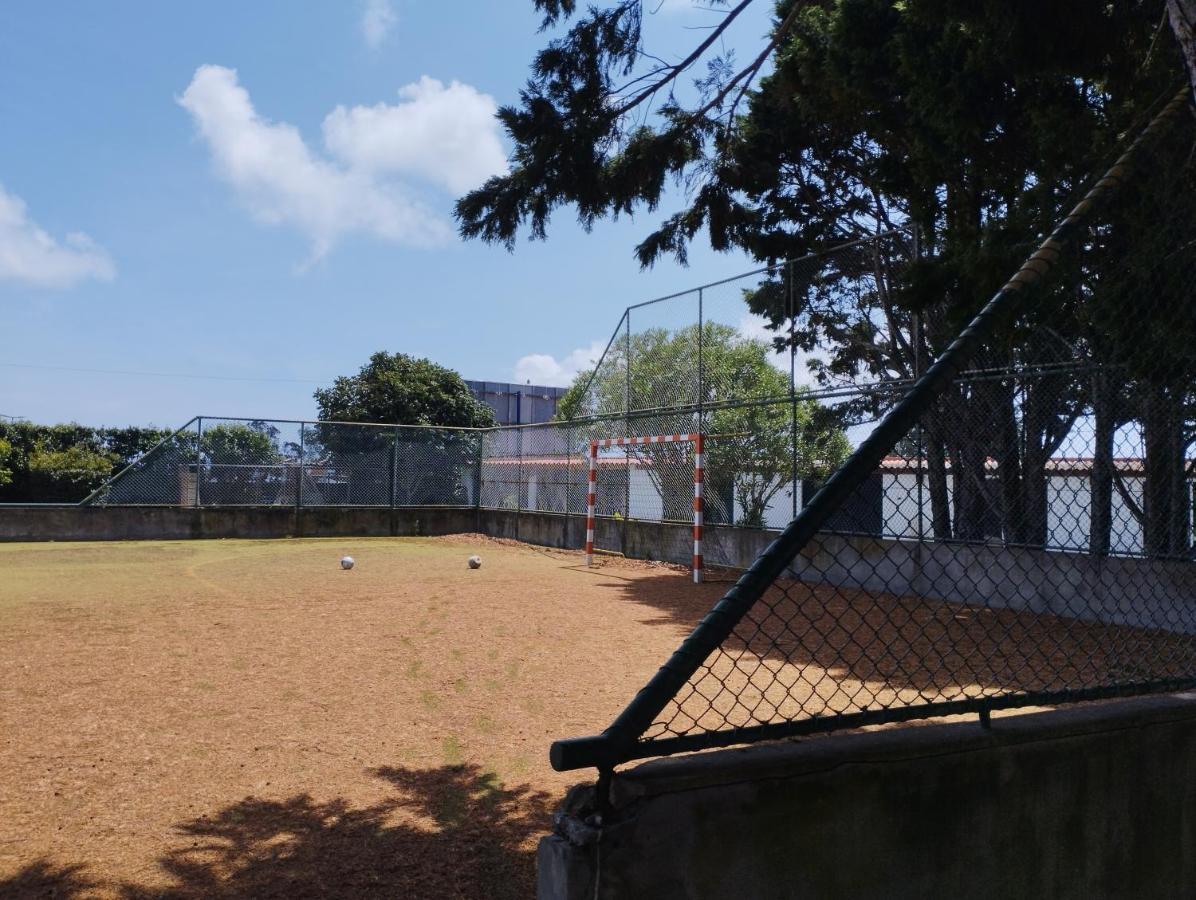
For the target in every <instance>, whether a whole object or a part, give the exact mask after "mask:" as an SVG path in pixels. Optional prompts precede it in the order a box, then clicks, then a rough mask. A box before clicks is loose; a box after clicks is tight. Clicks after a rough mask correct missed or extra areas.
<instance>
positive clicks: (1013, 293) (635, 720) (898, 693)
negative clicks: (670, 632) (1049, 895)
mask: <svg viewBox="0 0 1196 900" xmlns="http://www.w3.org/2000/svg"><path fill="white" fill-rule="evenodd" d="M1168 109H1169V112H1168V113H1167V114H1166V115H1165V116H1163V117H1162V118H1160V119H1158V120H1157V121H1156V124H1155V125H1153V126H1152V130H1150V131H1148V132H1147V133H1146V135H1144V137H1143V138H1142V139H1140V140H1139V141H1138V142H1137V143H1136V144H1135V147H1134V149H1133V150H1132V151H1130V152H1129V153H1128V154H1127V156H1126V157H1125V158H1124V159H1123V160H1122V162H1120V163H1119V164H1118V166H1117V167H1115V168H1114V169H1113V170H1111V171H1110V173H1109V174H1108V175H1107V176H1106V177H1105V178H1104V179H1103V180H1101V181H1100V182H1099V183H1098V185H1097V187H1096V188H1095V189H1094V190H1093V192H1092V193H1091V194H1090V195H1089V196H1088V198H1087V199H1085V200H1084V201H1083V202H1082V203H1081V204H1080V205H1079V206H1078V207H1076V210H1075V211H1074V212H1073V213H1072V214H1071V215H1069V216H1068V217H1067V218H1066V219H1065V220H1064V222H1063V224H1062V225H1060V226H1059V228H1058V229H1056V231H1055V232H1054V234H1053V235H1052V237H1051V238H1050V239H1048V240H1047V241H1046V242H1044V243H1043V244H1042V245H1041V246H1040V248H1039V249H1038V250H1037V251H1036V252H1035V253H1034V255H1033V257H1032V258H1031V259H1030V261H1029V262H1027V263H1026V264H1025V265H1024V266H1023V267H1022V268H1021V269H1020V270H1018V272H1017V274H1016V276H1015V277H1014V278H1013V279H1012V280H1011V281H1010V282H1009V283H1008V284H1007V285H1006V286H1005V287H1004V288H1002V289H1001V291H999V292H998V294H997V295H996V296H995V297H993V298H992V299H991V300H989V301H988V302H987V303H982V302H980V301H979V300H978V299H976V297H974V296H973V295H972V294H970V293H968V291H967V290H965V289H964V288H963V287H961V286H960V285H962V284H963V283H964V279H962V278H958V277H957V278H956V279H955V281H954V282H952V283H945V282H944V281H943V280H942V279H938V280H933V279H932V280H931V281H930V283H929V288H928V287H927V283H926V282H925V281H919V278H920V277H921V273H923V272H924V271H932V270H933V269H934V266H933V262H934V258H935V253H936V252H938V250H939V248H937V247H936V246H935V245H934V242H933V240H928V241H926V242H925V243H926V246H925V247H924V248H921V249H920V247H919V241H918V240H917V239H916V237H915V235H914V234H913V233H911V232H906V231H894V232H888V233H884V234H880V235H877V236H873V237H869V238H867V239H864V240H860V241H855V242H852V243H849V244H845V245H841V246H839V247H835V248H832V249H829V250H827V251H825V252H821V253H817V254H812V255H810V256H807V257H804V258H802V259H799V260H795V261H792V262H788V263H784V264H782V265H778V266H775V267H769V268H765V269H761V270H757V271H755V272H752V273H748V274H746V275H744V276H741V277H739V278H735V279H729V280H727V281H724V282H720V283H718V284H714V285H707V286H704V287H702V288H700V289H697V290H695V291H690V292H686V293H684V294H679V295H676V296H673V297H668V298H663V299H661V300H659V301H653V302H650V303H647V304H639V305H636V306H632V307H629V308H628V309H627V311H626V312H625V313H624V315H623V317H622V318H621V320H620V322H619V325H618V327H617V328H616V330H615V332H614V334H613V335H612V337H611V340H610V343H609V346H608V347H607V349H606V352H605V353H604V354H603V356H602V358H601V359H600V360H599V362H598V363H597V365H596V366H595V370H594V372H593V373H592V375H591V376H590V377H589V379H588V380H587V381H585V382H584V383H581V384H579V385H578V386H577V387H576V388H575V389H573V390H570V391H569V392H568V393H567V394H566V396H564V397H563V398H562V400H561V404H560V410H561V416H562V420H561V421H558V422H552V423H548V424H543V425H534V426H522V427H508V428H494V429H483V430H452V429H437V428H418V427H393V426H373V425H352V424H343V423H331V422H270V421H256V420H254V421H251V420H233V419H211V418H203V419H197V420H194V421H192V422H191V423H189V424H188V425H187V426H186V427H184V428H183V429H181V430H180V431H178V432H177V433H175V434H174V435H173V436H171V437H170V438H168V439H167V440H165V441H164V442H163V443H162V444H160V445H159V446H158V447H157V448H155V450H153V451H152V452H150V453H149V454H147V455H146V456H144V457H143V458H142V459H141V460H139V461H138V462H137V463H135V464H134V465H132V466H131V467H130V468H129V469H128V470H126V471H125V472H124V473H122V474H121V475H120V476H119V477H117V478H116V479H114V480H113V481H112V482H111V483H110V484H109V485H107V486H106V487H105V488H103V489H101V490H100V491H99V492H97V493H96V494H95V495H94V496H93V497H92V498H91V501H90V502H92V503H109V504H128V503H148V504H160V505H183V506H230V505H286V506H295V507H305V506H330V505H331V506H375V507H379V506H390V507H403V506H429V505H442V506H469V507H479V508H483V509H493V510H507V511H514V512H515V513H517V514H521V513H529V514H530V513H535V514H544V515H557V516H561V517H562V521H563V523H564V525H565V528H566V529H567V526H568V522H569V520H570V519H569V517H576V518H577V519H581V518H583V517H585V515H586V512H587V493H588V490H587V484H588V467H589V454H590V452H591V446H592V445H593V444H594V442H607V441H609V439H616V438H617V439H628V438H650V437H652V436H659V435H686V434H701V435H702V436H703V438H704V444H705V460H704V500H703V502H704V518H705V525H706V526H707V528H706V532H705V540H706V542H707V547H706V559H707V561H708V562H714V563H725V564H729V565H741V566H742V565H747V564H748V562H749V560H745V559H744V558H743V557H742V555H736V553H742V550H743V547H744V546H749V547H750V546H751V544H750V542H749V543H747V544H745V543H744V542H743V541H740V540H738V538H739V537H742V535H743V531H744V529H760V530H764V529H774V530H779V529H784V530H783V531H781V534H780V536H779V538H778V539H777V540H776V541H775V542H774V543H773V544H772V545H771V546H769V548H768V549H767V550H766V551H765V552H764V553H763V554H762V555H760V556H759V558H757V559H756V560H755V562H754V563H751V565H750V568H748V569H747V571H746V572H745V573H744V575H743V576H742V577H741V578H740V580H739V581H738V582H737V583H736V584H735V586H734V587H733V588H732V589H731V590H730V591H729V592H728V593H727V595H726V596H725V597H724V598H723V599H722V600H721V601H720V602H719V603H718V605H717V606H716V607H715V609H714V610H713V611H712V612H711V614H710V615H709V616H707V617H706V619H704V620H703V623H702V625H701V626H700V627H699V628H698V629H697V631H695V632H694V634H693V635H692V636H691V637H690V638H689V639H687V641H686V642H685V644H684V645H683V646H682V647H681V648H680V649H679V650H678V652H677V654H676V655H675V656H674V658H673V659H672V660H670V661H669V663H668V665H666V666H665V668H663V669H662V670H661V672H660V674H658V675H657V677H656V678H655V679H653V681H652V682H651V683H650V684H649V685H648V687H647V688H645V690H644V691H643V692H641V694H640V695H639V696H638V697H637V699H636V700H635V701H634V702H633V703H632V704H631V705H630V706H629V707H628V709H627V710H626V711H625V712H624V713H623V714H622V715H621V716H620V717H619V718H618V719H617V720H616V722H615V723H614V724H613V725H612V726H611V728H610V729H608V731H607V732H606V733H605V734H604V735H603V736H601V737H597V738H587V739H579V740H577V741H566V742H560V743H558V744H557V745H556V746H555V748H554V764H555V765H557V766H558V767H563V768H573V767H578V766H586V765H598V766H600V767H609V766H611V765H613V764H615V763H617V762H621V761H625V760H628V759H632V758H636V757H642V756H649V755H656V754H660V753H667V752H674V751H677V750H684V749H694V748H700V747H710V746H722V745H726V744H731V743H737V742H742V741H747V740H754V739H761V738H766V737H782V736H785V735H791V734H802V733H807V732H812V731H817V730H825V729H829V728H838V727H849V726H854V725H861V724H868V723H874V722H888V721H898V720H902V719H908V718H914V717H918V716H928V715H936V714H943V713H950V712H962V711H980V712H981V713H983V714H985V715H987V713H988V711H990V710H992V709H998V708H1002V707H1011V706H1020V705H1027V704H1030V703H1038V702H1057V701H1062V700H1069V699H1081V698H1087V697H1098V696H1108V695H1111V694H1116V693H1125V692H1140V691H1146V690H1156V689H1161V688H1164V687H1173V686H1179V685H1188V684H1196V638H1194V635H1196V566H1194V565H1193V554H1194V545H1196V516H1194V499H1196V497H1194V482H1196V452H1194V451H1193V446H1194V444H1196V388H1194V384H1196V302H1194V301H1196V175H1194V173H1193V163H1192V147H1193V145H1194V143H1196V126H1194V125H1193V121H1192V117H1191V116H1190V115H1189V114H1188V111H1187V110H1188V107H1187V106H1186V105H1185V103H1184V101H1181V100H1178V99H1177V100H1176V102H1175V103H1173V104H1172V105H1171V106H1170V107H1169V108H1168ZM1126 182H1128V183H1129V184H1130V189H1128V190H1122V191H1121V192H1120V193H1119V194H1117V196H1116V199H1115V200H1114V199H1112V197H1113V194H1114V193H1115V192H1116V189H1117V188H1119V187H1121V185H1122V184H1123V183H1126ZM1015 244H1016V242H1014V244H1013V245H1011V247H1010V248H1008V252H1009V253H1010V254H1015V253H1020V254H1024V253H1025V252H1026V248H1019V247H1018V246H1016V245H1015ZM927 262H929V263H931V265H929V266H928V265H926V263H927ZM1014 265H1016V263H1015V264H1014ZM1047 274H1052V275H1053V276H1054V277H1053V278H1052V279H1051V280H1050V281H1049V282H1048V281H1047V280H1046V279H1045V278H1044V277H1043V276H1045V275H1047ZM978 277H979V276H978ZM1040 281H1042V282H1043V284H1038V282H1040ZM985 283H987V281H986V282H985ZM1032 287H1033V288H1035V290H1034V293H1033V300H1032V302H1031V301H1029V300H1028V299H1026V298H1027V296H1028V295H1029V294H1030V289H1031V288H1032ZM986 290H988V291H991V284H989V285H988V287H987V289H986ZM977 296H979V295H977ZM965 326H966V327H965ZM609 442H610V443H611V444H612V445H611V446H606V445H603V446H601V449H600V450H599V451H598V453H597V458H596V470H597V475H596V510H595V512H596V515H597V517H598V518H599V519H600V520H604V527H602V528H599V529H598V530H597V535H596V545H597V547H598V548H599V549H604V548H605V549H618V548H619V545H620V529H619V528H618V527H617V525H618V523H619V522H623V523H634V522H637V521H641V522H644V521H646V522H654V523H660V525H661V527H660V529H658V531H659V534H660V543H659V545H658V546H656V547H652V546H651V545H650V544H647V543H645V542H644V541H642V540H641V541H639V542H638V543H637V545H636V552H637V553H638V554H640V555H654V554H655V555H657V556H658V557H659V558H675V559H676V560H677V561H682V560H685V559H686V558H687V556H688V549H689V548H687V547H686V546H685V542H684V540H682V541H680V542H679V541H678V539H677V535H678V534H680V535H682V537H684V535H685V531H684V529H685V528H686V527H688V525H689V523H690V522H691V521H692V516H693V498H694V493H695V485H694V481H695V462H696V460H695V458H694V451H695V447H694V445H693V443H692V442H688V441H684V440H681V441H669V442H655V443H653V442H648V443H627V442H626V441H623V442H618V441H609ZM670 523H675V524H676V526H677V527H676V529H674V531H675V532H676V533H675V534H674V533H672V532H669V531H668V528H667V527H666V526H668V525H669V524H670ZM626 530H627V529H626V527H624V529H622V532H623V534H624V538H623V539H624V540H625V533H626ZM666 532H668V533H666ZM670 535H671V536H670ZM728 536H730V537H728ZM724 539H725V542H726V545H725V546H723V545H720V540H724ZM603 542H605V547H604V544H603ZM757 546H763V543H761V544H759V545H757ZM732 549H734V550H735V551H736V552H731V550H732ZM670 555H671V557H670Z"/></svg>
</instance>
